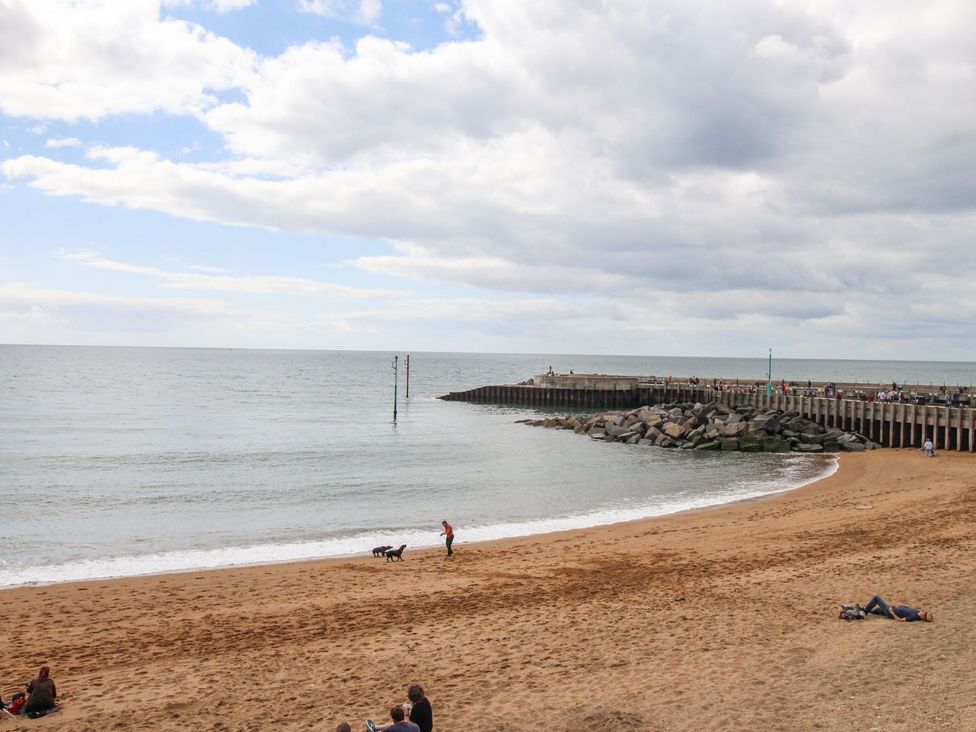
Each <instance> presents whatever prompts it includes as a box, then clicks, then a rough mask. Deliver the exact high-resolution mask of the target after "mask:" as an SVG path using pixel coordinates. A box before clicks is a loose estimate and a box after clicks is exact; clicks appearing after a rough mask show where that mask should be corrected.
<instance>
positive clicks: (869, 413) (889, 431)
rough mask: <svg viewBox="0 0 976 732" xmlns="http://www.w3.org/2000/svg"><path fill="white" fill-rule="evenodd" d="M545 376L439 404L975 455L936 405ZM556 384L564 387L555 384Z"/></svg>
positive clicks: (966, 413) (968, 426) (969, 415)
mask: <svg viewBox="0 0 976 732" xmlns="http://www.w3.org/2000/svg"><path fill="white" fill-rule="evenodd" d="M594 376H595V375H583V374H581V375H579V376H578V377H577V376H575V375H574V376H572V377H561V376H555V377H552V376H549V377H546V376H543V377H535V378H534V379H533V381H541V382H543V383H542V384H539V385H537V384H535V383H533V384H513V385H498V386H481V387H478V388H476V389H470V390H468V391H462V392H451V393H450V394H446V395H444V396H442V397H441V399H445V400H447V401H463V402H474V403H480V404H502V405H504V404H510V405H522V406H532V407H539V408H542V409H556V408H562V409H578V410H599V409H633V408H635V407H640V406H644V405H654V404H672V403H676V402H701V403H703V404H705V403H708V402H713V401H714V402H721V403H723V404H726V405H728V406H730V407H736V406H739V405H747V404H748V405H752V406H755V407H759V408H765V409H778V410H782V411H784V412H796V413H798V414H799V415H800V416H802V417H804V418H806V419H810V420H813V421H815V422H817V423H818V424H820V425H822V426H824V427H838V428H840V429H843V430H847V431H852V432H859V433H860V434H862V435H864V436H865V437H867V438H869V439H870V440H871V441H873V442H876V443H877V444H879V445H882V446H883V447H921V446H922V444H923V443H924V442H925V439H926V438H927V437H928V438H931V439H932V441H933V442H934V443H935V446H936V448H937V449H941V450H957V451H968V452H974V451H976V409H972V408H970V407H968V406H965V407H954V406H941V405H936V404H906V403H900V402H880V401H864V400H861V399H849V398H843V397H842V398H836V397H824V396H802V395H800V394H795V395H794V394H782V393H774V394H772V395H767V394H766V393H765V391H760V392H758V393H755V392H753V391H751V390H750V389H741V388H740V389H735V388H732V389H725V390H718V389H713V388H712V387H711V386H710V385H703V384H701V385H691V384H678V383H671V384H668V383H667V382H656V381H647V380H642V379H641V378H640V377H630V376H627V377H601V378H594ZM559 383H562V384H564V385H562V386H556V385H554V384H559Z"/></svg>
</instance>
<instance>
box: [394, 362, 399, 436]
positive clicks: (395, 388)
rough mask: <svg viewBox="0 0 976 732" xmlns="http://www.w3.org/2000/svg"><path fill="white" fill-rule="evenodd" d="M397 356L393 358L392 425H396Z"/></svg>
mask: <svg viewBox="0 0 976 732" xmlns="http://www.w3.org/2000/svg"><path fill="white" fill-rule="evenodd" d="M399 360H400V357H399V356H394V357H393V424H396V417H397V415H396V412H397V372H398V370H399Z"/></svg>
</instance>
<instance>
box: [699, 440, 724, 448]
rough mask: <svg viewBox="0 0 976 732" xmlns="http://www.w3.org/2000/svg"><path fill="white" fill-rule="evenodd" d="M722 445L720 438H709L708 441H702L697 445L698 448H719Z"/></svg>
mask: <svg viewBox="0 0 976 732" xmlns="http://www.w3.org/2000/svg"><path fill="white" fill-rule="evenodd" d="M721 447H722V446H721V445H720V444H719V442H718V440H709V441H708V442H702V443H700V444H699V445H696V446H695V449H696V450H718V449H720V448H721Z"/></svg>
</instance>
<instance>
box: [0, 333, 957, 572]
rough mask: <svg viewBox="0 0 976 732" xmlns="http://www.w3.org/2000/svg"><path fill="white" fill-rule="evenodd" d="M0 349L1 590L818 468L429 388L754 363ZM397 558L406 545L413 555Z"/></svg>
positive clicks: (621, 513)
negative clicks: (407, 361)
mask: <svg viewBox="0 0 976 732" xmlns="http://www.w3.org/2000/svg"><path fill="white" fill-rule="evenodd" d="M391 364H392V354H386V353H373V352H320V351H319V352H316V351H259V350H253V351H248V350H200V349H150V348H82V347H56V346H47V347H45V346H0V504H2V505H3V506H4V519H3V531H2V532H0V586H9V585H17V584H23V583H27V582H52V581H65V580H75V579H85V578H94V577H112V576H126V575H134V574H144V573H152V572H162V571H171V570H181V569H196V568H205V567H217V566H226V565H232V564H251V563H259V562H271V561H283V560H295V559H302V558H311V557H325V556H337V555H346V554H355V553H361V552H364V551H367V550H369V549H370V548H371V547H372V546H374V545H378V544H395V545H399V544H402V543H406V544H407V545H408V546H410V547H418V546H427V545H432V544H436V543H438V542H439V541H440V540H439V538H438V533H439V531H440V525H439V524H440V521H441V519H445V518H446V519H448V520H450V521H451V522H452V523H453V524H454V525H455V528H456V530H457V535H458V539H457V541H458V543H459V544H460V545H461V546H462V547H463V543H464V542H467V541H476V540H484V539H493V538H500V537H506V536H517V535H526V534H532V533H539V532H545V531H552V530H558V529H567V528H574V527H581V526H591V525H596V524H602V523H610V522H614V521H620V520H627V519H634V518H640V517H645V516H653V515H660V514H663V513H668V512H674V511H678V510H683V509H688V508H695V507H701V506H706V505H712V504H716V503H721V502H727V501H731V500H736V499H741V498H746V497H751V496H757V495H762V494H766V493H771V492H775V491H779V490H784V489H786V488H789V487H793V486H796V485H799V484H802V483H804V482H808V481H810V480H813V479H814V478H816V477H817V476H819V475H822V474H823V473H824V472H826V471H829V470H830V469H831V468H832V465H833V463H832V462H831V461H830V459H829V458H825V457H823V456H800V455H786V456H784V455H761V454H760V455H739V454H732V455H729V454H714V453H706V454H701V453H688V452H678V451H667V450H658V449H644V448H636V447H633V446H625V445H616V444H612V445H605V444H600V443H596V442H593V441H590V440H587V439H584V438H581V437H579V436H577V435H573V434H572V433H567V432H561V431H560V432H556V431H551V430H543V429H538V428H530V427H525V426H523V425H519V424H515V423H514V422H515V420H517V419H520V418H523V417H528V416H533V415H534V414H537V412H535V411H533V410H531V409H527V408H501V407H493V406H485V405H471V404H460V403H453V402H451V403H449V402H443V401H440V400H437V399H436V397H437V396H438V395H440V394H443V393H446V392H448V391H451V390H459V389H466V388H471V387H474V386H480V385H483V384H491V383H512V382H517V381H521V380H523V379H526V378H528V377H529V376H531V375H532V374H534V373H541V372H543V371H545V370H546V369H547V368H548V367H549V366H550V365H552V366H553V367H554V368H555V369H556V370H557V371H568V370H569V369H571V368H572V369H575V370H576V371H577V372H602V373H621V374H637V373H641V374H650V373H654V374H660V375H663V374H675V375H677V374H683V375H684V374H698V375H700V376H704V377H708V376H713V375H714V376H725V377H739V378H743V379H753V380H754V379H760V378H762V375H763V373H764V372H765V360H764V359H762V358H759V359H755V360H745V359H688V358H637V357H617V356H614V357H609V356H608V357H601V356H549V355H539V356H532V355H499V354H445V353H415V354H412V357H411V366H412V374H411V390H410V398H409V399H406V398H404V396H405V395H404V386H405V384H404V373H403V368H402V367H403V361H402V359H401V372H400V381H399V391H400V401H399V415H398V416H399V419H398V421H397V424H396V425H394V424H393V422H392V419H391V417H392V403H393V370H392V367H391ZM775 368H776V371H777V372H778V373H779V374H781V375H782V376H783V377H786V378H795V379H807V378H819V379H833V380H838V381H841V380H844V381H848V380H855V379H857V380H862V381H891V380H892V379H894V380H897V381H899V382H902V381H904V382H913V381H922V382H925V381H928V382H936V383H941V382H943V381H946V382H949V383H973V382H976V368H974V367H973V365H972V364H950V363H908V362H870V361H791V362H788V361H777V362H776V363H775ZM408 551H409V550H408Z"/></svg>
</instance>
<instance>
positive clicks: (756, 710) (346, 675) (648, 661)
mask: <svg viewBox="0 0 976 732" xmlns="http://www.w3.org/2000/svg"><path fill="white" fill-rule="evenodd" d="M974 468H976V458H974V457H973V456H971V455H968V454H963V455H956V454H949V453H943V454H942V455H941V456H940V457H939V458H937V459H925V458H924V457H923V456H922V455H921V454H920V452H918V451H901V450H880V451H874V452H869V453H864V454H850V455H844V456H843V457H842V458H841V464H840V468H839V470H838V471H837V473H835V474H834V475H833V476H831V477H829V478H826V479H824V480H821V481H819V482H817V483H814V484H811V485H809V486H807V487H805V488H801V489H799V490H796V491H791V492H789V493H785V494H780V495H777V496H774V497H770V498H766V499H761V500H755V501H749V502H744V503H739V504H735V505H729V506H724V507H720V508H715V509H709V510H704V511H697V512H693V513H686V514H680V515H675V516H669V517H664V518H659V519H652V520H646V521H639V522H633V523H627V524H619V525H615V526H609V527H601V528H595V529H589V530H583V531H573V532H567V533H561V534H551V535H546V536H541V537H531V538H525V539H517V540H506V541H498V542H492V543H486V544H477V545H474V544H469V545H465V544H464V543H463V541H464V528H463V527H460V526H459V527H457V531H458V541H459V542H461V543H460V544H459V545H456V549H457V555H456V556H455V557H454V559H453V560H445V558H444V552H443V550H442V549H441V550H431V551H423V552H421V551H413V552H411V551H410V550H409V548H408V550H407V552H406V554H405V561H403V562H402V563H399V564H391V563H387V562H385V561H382V560H379V559H372V558H371V557H368V556H366V557H363V558H361V559H359V558H357V559H344V560H324V561H317V562H304V563H298V564H288V565H273V566H261V567H249V568H242V569H231V570H218V571H207V572H193V573H187V574H178V575H162V576H154V577H144V578H136V579H121V580H110V581H95V582H87V583H72V584H61V585H53V586H46V587H24V588H17V589H12V590H5V591H2V592H0V609H2V614H0V617H2V618H3V623H2V626H0V639H2V643H3V648H4V654H3V661H2V668H0V683H2V687H0V688H2V690H3V692H4V697H5V698H6V697H7V695H8V694H9V693H10V692H11V691H13V690H16V688H17V687H18V686H19V685H20V684H21V682H26V681H27V680H28V679H29V678H30V677H31V676H32V675H33V674H34V673H36V670H37V667H39V666H40V665H42V664H43V663H47V664H49V665H50V666H51V667H52V677H53V678H54V679H55V680H56V682H57V685H58V690H59V693H60V694H61V697H62V699H63V711H62V712H61V713H59V714H57V715H55V716H52V717H50V718H46V719H41V720H37V721H27V720H24V721H23V722H15V721H12V720H6V721H2V722H0V727H2V728H6V729H10V730H13V729H25V730H26V729H37V730H41V729H59V730H123V729H131V730H137V729H159V730H170V729H173V730H175V729H194V730H264V729H275V730H329V731H330V732H331V730H333V729H334V728H335V725H336V724H337V723H338V722H340V721H343V720H348V721H350V722H351V723H352V724H353V729H354V730H359V729H364V725H363V721H364V720H365V719H366V718H367V717H372V718H374V719H381V720H384V719H385V718H386V711H385V710H388V709H389V707H390V706H391V705H392V704H393V703H396V702H401V701H404V700H405V696H404V688H405V685H406V684H407V683H409V682H411V681H418V682H420V683H422V684H423V685H424V686H425V687H426V688H427V691H428V696H429V698H430V700H431V703H432V704H433V708H434V721H435V729H436V730H441V731H442V732H451V731H454V730H485V731H486V732H487V731H492V730H497V731H499V732H501V731H502V730H505V731H514V730H535V729H540V728H549V729H555V730H564V729H565V730H624V729H626V730H704V729H734V730H794V729H802V730H808V729H822V730H855V729H856V730H859V732H868V731H869V730H872V729H876V730H885V731H886V732H888V731H891V730H928V729H950V730H971V729H976V671H974V664H973V657H972V649H973V648H976V630H974V628H973V623H972V618H973V616H974V614H976V582H974V580H976V551H974V549H976V532H974V531H973V519H974V516H976V510H974V509H976V471H974ZM435 518H437V519H439V518H440V517H435ZM431 530H432V532H434V534H436V533H437V531H438V527H437V521H432V528H431ZM52 540H56V537H52ZM364 549H368V547H364ZM876 592H877V593H880V594H882V595H883V596H884V597H885V598H886V599H888V600H890V601H902V602H905V603H908V604H914V605H917V606H921V607H924V608H926V609H930V610H932V611H933V612H934V614H935V618H936V622H934V623H896V622H893V621H887V620H885V619H882V618H876V617H875V618H869V619H868V620H866V621H863V622H850V623H848V622H842V621H840V620H838V619H837V607H836V605H837V603H838V602H841V601H859V602H861V603H864V602H866V601H867V600H868V599H869V598H870V597H871V595H872V594H874V593H876Z"/></svg>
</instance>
